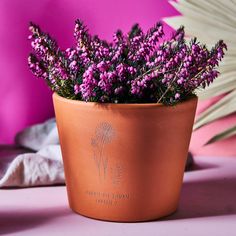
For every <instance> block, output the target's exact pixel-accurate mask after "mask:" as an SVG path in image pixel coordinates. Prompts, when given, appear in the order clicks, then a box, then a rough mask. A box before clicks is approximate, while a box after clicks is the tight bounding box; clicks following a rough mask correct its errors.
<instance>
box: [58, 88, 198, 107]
mask: <svg viewBox="0 0 236 236" xmlns="http://www.w3.org/2000/svg"><path fill="white" fill-rule="evenodd" d="M53 98H55V99H57V100H60V101H62V102H66V103H70V104H74V105H76V104H77V105H83V106H86V107H94V106H98V107H109V108H111V107H112V108H150V107H165V108H171V107H176V106H178V107H179V106H183V105H185V104H188V103H191V102H192V101H196V100H198V96H197V95H194V94H193V96H192V97H190V98H189V99H187V100H184V101H183V102H179V103H177V104H176V105H173V106H168V105H164V104H162V103H99V102H85V101H80V100H72V99H69V98H65V97H62V96H60V95H58V94H57V93H56V92H54V93H53Z"/></svg>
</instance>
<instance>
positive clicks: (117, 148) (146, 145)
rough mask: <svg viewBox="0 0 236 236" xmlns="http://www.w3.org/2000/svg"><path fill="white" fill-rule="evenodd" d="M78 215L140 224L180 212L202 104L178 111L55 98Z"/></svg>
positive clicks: (70, 193)
mask: <svg viewBox="0 0 236 236" xmlns="http://www.w3.org/2000/svg"><path fill="white" fill-rule="evenodd" d="M53 101H54V108H55V113H56V120H57V125H58V131H59V138H60V144H61V148H62V156H63V162H64V169H65V177H66V186H67V193H68V199H69V205H70V207H71V209H72V210H73V211H75V212H77V213H79V214H81V215H84V216H88V217H91V218H96V219H101V220H108V221H117V222H136V221H147V220H154V219H158V218H160V217H163V216H166V215H169V214H171V213H173V212H174V211H176V209H177V207H178V201H179V196H180V190H181V186H182V182H183V174H184V168H185V163H186V158H187V154H188V148H189V142H190V137H191V133H192V126H193V122H194V116H195V111H196V106H197V97H194V98H191V99H190V100H188V101H185V102H182V103H180V104H178V105H175V106H164V105H161V104H104V103H103V104H100V103H92V102H88V103H86V102H82V101H74V100H69V99H65V98H62V97H60V96H59V95H57V94H56V93H54V95H53Z"/></svg>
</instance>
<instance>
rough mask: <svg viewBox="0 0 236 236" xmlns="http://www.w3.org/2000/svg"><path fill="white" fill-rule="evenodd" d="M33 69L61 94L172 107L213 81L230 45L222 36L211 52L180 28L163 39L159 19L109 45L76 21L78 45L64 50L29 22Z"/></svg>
mask: <svg viewBox="0 0 236 236" xmlns="http://www.w3.org/2000/svg"><path fill="white" fill-rule="evenodd" d="M29 29H30V31H31V33H32V34H31V35H30V36H29V37H28V39H29V40H31V46H32V50H33V51H34V54H31V55H30V57H29V61H28V64H29V68H30V70H31V71H32V72H33V74H34V75H35V76H37V77H40V78H43V79H44V80H46V81H47V83H48V84H49V86H50V87H51V88H52V89H53V90H54V91H57V93H59V94H60V95H61V96H64V97H67V98H72V99H79V100H84V101H94V102H125V103H129V102H137V103H138V102H162V103H164V104H167V105H172V104H175V103H177V102H180V101H182V100H185V99H187V98H188V96H191V94H193V93H194V90H195V89H196V88H198V87H203V88H205V87H206V86H208V85H210V84H211V83H212V82H213V81H214V80H215V78H217V76H218V74H219V72H218V71H217V67H218V65H219V62H220V61H221V60H222V58H223V57H224V54H225V50H226V49H227V47H226V45H225V43H224V42H223V41H222V40H220V41H219V42H218V43H217V44H216V45H215V47H213V48H212V49H211V50H209V49H207V48H206V46H205V45H202V44H200V43H199V42H198V41H197V39H196V38H193V39H192V40H191V41H190V42H185V40H184V36H185V32H184V28H183V27H180V28H179V29H178V30H177V31H176V32H175V33H174V34H173V35H172V37H171V38H170V39H169V40H163V36H164V31H163V26H162V24H161V23H157V24H155V25H154V26H153V27H152V28H150V29H149V30H148V31H147V32H146V33H145V32H143V30H142V29H141V27H140V26H139V25H138V24H135V25H134V26H133V27H132V28H131V30H130V32H129V33H128V34H123V32H122V31H121V30H118V31H117V32H116V33H115V34H114V35H113V41H112V42H111V43H109V42H107V41H105V40H101V39H100V38H99V37H98V36H91V35H90V34H89V33H88V30H87V28H86V26H85V25H84V24H83V22H82V21H80V20H77V21H76V22H75V28H74V37H75V40H76V46H75V47H74V48H73V47H72V48H67V49H66V50H65V51H63V50H61V49H60V48H59V47H58V46H57V43H56V42H55V40H53V39H52V38H51V37H50V36H49V35H48V34H45V33H43V32H42V31H41V30H40V28H39V27H38V26H36V25H34V24H31V25H30V28H29Z"/></svg>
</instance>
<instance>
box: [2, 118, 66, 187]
mask: <svg viewBox="0 0 236 236" xmlns="http://www.w3.org/2000/svg"><path fill="white" fill-rule="evenodd" d="M16 144H17V145H18V146H20V147H23V148H28V149H31V150H32V152H29V150H27V149H19V148H18V149H17V148H13V149H11V148H9V147H8V148H7V150H5V149H6V147H5V146H4V147H1V146H0V187H30V186H41V185H53V184H64V183H65V178H64V170H63V163H62V156H61V149H60V145H59V140H58V133H57V127H56V122H55V119H50V120H48V121H46V122H45V123H43V124H38V125H34V126H32V127H29V128H26V129H25V130H23V131H22V132H20V133H18V134H17V136H16ZM4 148H5V149H4ZM14 150H15V151H14ZM34 151H37V152H36V153H35V152H34Z"/></svg>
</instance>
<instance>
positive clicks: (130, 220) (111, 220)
mask: <svg viewBox="0 0 236 236" xmlns="http://www.w3.org/2000/svg"><path fill="white" fill-rule="evenodd" d="M70 209H71V210H72V211H73V212H74V213H76V214H78V215H80V216H83V217H86V218H89V219H93V220H99V221H106V222H114V223H138V222H140V223H141V222H151V221H158V220H162V219H164V218H165V217H168V216H170V215H173V214H175V213H176V211H177V210H178V208H176V209H175V210H172V211H170V212H168V213H166V214H163V215H161V216H156V217H150V218H144V219H141V218H140V219H122V218H116V219H111V218H106V217H96V216H90V215H87V214H84V213H80V212H79V211H76V210H74V209H72V208H71V207H70Z"/></svg>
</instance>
